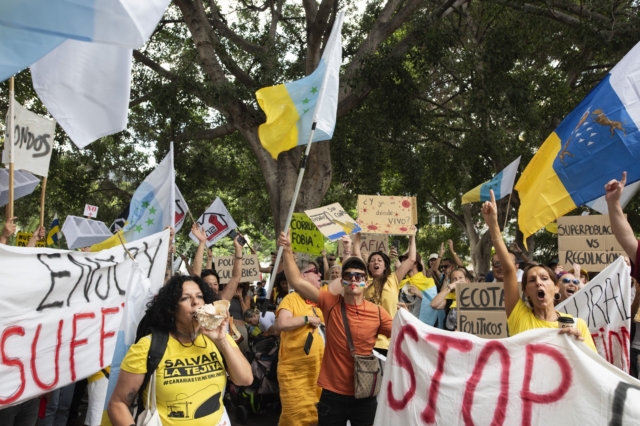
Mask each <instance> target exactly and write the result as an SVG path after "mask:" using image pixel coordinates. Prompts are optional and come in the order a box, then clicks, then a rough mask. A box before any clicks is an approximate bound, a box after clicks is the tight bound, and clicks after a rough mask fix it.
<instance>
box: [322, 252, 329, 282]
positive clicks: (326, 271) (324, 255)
mask: <svg viewBox="0 0 640 426" xmlns="http://www.w3.org/2000/svg"><path fill="white" fill-rule="evenodd" d="M322 270H323V271H324V277H322V279H324V280H328V279H329V276H330V271H329V261H328V260H327V251H326V250H324V249H323V250H322Z"/></svg>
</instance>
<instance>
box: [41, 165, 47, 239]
mask: <svg viewBox="0 0 640 426" xmlns="http://www.w3.org/2000/svg"><path fill="white" fill-rule="evenodd" d="M46 191H47V177H46V176H45V177H43V178H42V192H41V193H40V226H42V227H43V228H44V227H45V226H44V194H45V192H46ZM45 238H46V236H45Z"/></svg>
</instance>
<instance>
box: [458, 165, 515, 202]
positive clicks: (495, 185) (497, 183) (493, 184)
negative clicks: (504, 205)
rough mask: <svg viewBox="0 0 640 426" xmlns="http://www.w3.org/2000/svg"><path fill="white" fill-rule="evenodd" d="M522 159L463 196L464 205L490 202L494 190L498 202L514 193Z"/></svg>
mask: <svg viewBox="0 0 640 426" xmlns="http://www.w3.org/2000/svg"><path fill="white" fill-rule="evenodd" d="M519 165H520V157H518V158H516V159H515V161H513V162H511V164H509V165H508V166H507V167H505V168H504V169H502V170H501V171H500V172H499V173H498V174H496V175H495V176H494V177H493V179H491V180H490V181H487V182H485V183H483V184H480V185H478V186H476V187H475V188H473V189H472V190H471V191H469V192H467V193H466V194H464V195H463V196H462V204H469V203H476V202H478V201H489V200H490V199H491V195H490V194H489V191H490V190H492V189H493V193H494V194H495V196H496V200H499V199H501V198H504V197H506V196H507V195H509V194H511V192H512V191H513V183H514V182H515V180H516V173H518V166H519Z"/></svg>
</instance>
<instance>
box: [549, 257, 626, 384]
mask: <svg viewBox="0 0 640 426" xmlns="http://www.w3.org/2000/svg"><path fill="white" fill-rule="evenodd" d="M629 273H630V271H629V267H628V266H627V264H626V263H625V261H624V259H623V258H621V257H619V258H618V260H616V261H615V262H614V263H613V264H611V265H609V267H607V268H606V269H605V270H604V271H602V272H600V273H599V274H598V275H597V276H596V277H595V278H594V279H592V280H591V281H589V283H587V285H586V286H585V287H584V288H582V289H581V290H580V291H578V292H577V293H575V294H574V295H573V296H571V297H570V298H568V299H567V300H565V301H564V302H562V303H560V304H559V305H558V306H556V310H558V311H560V312H565V313H568V314H571V315H573V316H574V317H578V318H582V319H583V320H584V321H585V322H586V323H587V326H588V327H589V331H590V332H591V337H593V342H594V343H595V344H596V349H598V353H599V354H600V355H601V356H602V357H603V358H604V359H606V360H607V361H609V362H610V363H611V364H613V365H615V366H616V367H618V368H620V369H621V370H622V371H624V372H625V373H628V372H629V363H630V359H629V347H630V345H631V342H630V338H631V277H630V276H629ZM560 285H563V284H562V283H560Z"/></svg>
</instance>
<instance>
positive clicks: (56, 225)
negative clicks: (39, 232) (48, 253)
mask: <svg viewBox="0 0 640 426" xmlns="http://www.w3.org/2000/svg"><path fill="white" fill-rule="evenodd" d="M58 240H60V220H59V219H58V213H56V214H55V215H53V221H52V222H51V229H49V233H48V234H47V245H48V246H52V245H54V244H56V243H57V242H58Z"/></svg>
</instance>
